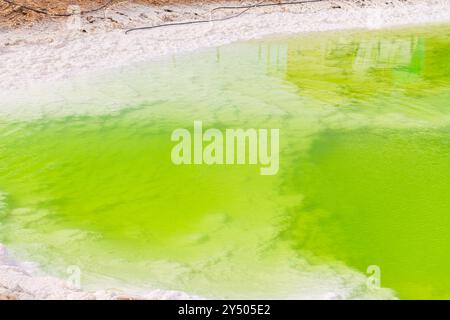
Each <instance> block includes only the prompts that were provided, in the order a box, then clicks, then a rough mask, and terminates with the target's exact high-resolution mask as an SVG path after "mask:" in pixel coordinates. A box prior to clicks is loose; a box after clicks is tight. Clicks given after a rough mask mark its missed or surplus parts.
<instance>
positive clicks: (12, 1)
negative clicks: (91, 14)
mask: <svg viewBox="0 0 450 320" xmlns="http://www.w3.org/2000/svg"><path fill="white" fill-rule="evenodd" d="M123 2H133V3H138V4H150V5H157V6H164V5H174V4H189V3H194V2H195V3H196V4H200V5H201V4H203V3H204V4H206V3H212V2H217V1H215V0H212V1H211V0H209V1H198V0H128V1H127V0H125V1H124V0H57V1H55V0H0V27H7V26H21V25H24V24H30V23H35V22H39V21H42V20H45V19H58V18H57V17H52V15H54V14H57V15H58V14H66V13H67V12H68V11H67V10H68V7H69V6H71V5H72V6H73V5H77V6H79V7H80V9H81V10H82V11H87V10H93V9H96V8H101V7H103V6H111V5H116V4H118V3H123ZM242 2H244V1H242ZM251 2H255V1H246V3H251ZM30 8H31V9H36V10H37V11H45V12H48V13H49V14H44V13H39V12H36V11H33V10H30Z"/></svg>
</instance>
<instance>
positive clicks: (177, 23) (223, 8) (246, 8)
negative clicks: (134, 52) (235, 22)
mask: <svg viewBox="0 0 450 320" xmlns="http://www.w3.org/2000/svg"><path fill="white" fill-rule="evenodd" d="M264 1H265V0H263V1H260V2H258V3H256V4H249V5H243V6H222V7H216V8H214V9H212V10H211V13H213V12H214V11H217V10H231V9H245V10H244V11H242V12H240V13H238V14H236V15H232V16H229V17H225V18H217V19H209V20H192V21H186V22H173V23H165V24H158V25H156V26H146V27H138V28H131V29H128V30H126V31H125V34H128V33H130V32H133V31H139V30H149V29H156V28H161V27H170V26H181V25H189V24H200V23H210V22H217V21H225V20H230V19H233V18H237V17H239V16H241V15H243V14H244V13H246V12H247V11H249V10H251V9H253V8H258V7H275V6H285V5H293V4H305V3H311V2H325V1H329V0H301V1H288V2H277V3H263V2H264Z"/></svg>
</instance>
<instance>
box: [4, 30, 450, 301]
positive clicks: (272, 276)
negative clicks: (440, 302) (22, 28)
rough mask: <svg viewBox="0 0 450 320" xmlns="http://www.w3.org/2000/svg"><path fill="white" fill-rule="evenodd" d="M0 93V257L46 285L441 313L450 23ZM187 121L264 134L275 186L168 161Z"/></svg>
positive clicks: (253, 45) (449, 234) (228, 169)
mask: <svg viewBox="0 0 450 320" xmlns="http://www.w3.org/2000/svg"><path fill="white" fill-rule="evenodd" d="M13 94H14V95H13ZM9 97H10V98H9V100H8V101H6V102H5V101H4V102H3V106H2V103H0V190H1V192H2V193H1V194H0V243H4V244H6V245H7V246H8V247H10V248H11V250H12V251H13V253H14V254H15V256H16V257H18V258H20V259H22V260H30V261H35V262H38V263H39V264H40V266H41V268H42V270H44V271H46V272H47V273H49V274H52V275H56V276H60V277H65V276H66V269H67V267H68V266H71V265H76V266H79V268H80V269H81V271H82V284H83V286H84V287H85V288H87V289H91V288H105V287H124V288H125V287H126V288H132V289H133V290H151V289H154V288H160V289H172V290H181V291H185V292H188V293H192V294H195V295H199V296H203V297H219V298H266V297H267V298H305V297H311V298H350V299H351V298H367V297H370V298H392V297H394V298H395V297H398V298H401V299H424V298H433V299H449V298H450V273H449V270H450V27H449V26H436V27H422V28H412V29H398V30H390V31H385V30H380V31H371V32H356V31H346V32H334V33H318V34H310V35H299V36H291V37H287V38H273V39H264V40H258V41H251V42H245V43H237V44H233V45H228V46H224V47H220V48H213V49H206V50H201V51H197V52H194V53H188V54H182V55H177V56H172V57H167V58H162V59H158V60H155V61H152V62H147V63H138V64H136V65H133V66H130V67H127V68H121V69H116V70H111V71H105V72H102V73H101V74H97V75H95V76H91V77H78V78H75V79H72V80H64V81H63V80H61V81H59V82H57V83H55V84H51V85H50V84H41V85H39V86H35V87H32V88H30V89H27V90H26V91H20V90H18V91H16V92H14V93H11V94H9ZM11 97H12V98H11ZM2 108H3V110H1V109H2ZM195 120H201V121H202V122H203V126H204V127H205V129H207V128H217V129H219V130H225V129H227V128H242V129H247V128H256V129H259V128H278V129H280V165H279V171H278V173H277V174H276V175H272V176H264V175H260V173H259V166H255V165H249V164H247V165H205V164H204V165H180V166H177V165H174V164H173V163H172V161H171V158H170V156H171V150H172V148H173V146H174V144H175V143H174V142H172V141H171V139H170V137H171V134H172V132H173V131H174V130H175V129H176V128H187V129H189V130H192V126H193V122H194V121H195ZM369 266H378V267H379V270H380V272H381V274H380V280H381V286H382V289H376V288H375V289H374V288H370V287H369V286H367V281H366V277H367V276H368V275H369V274H367V273H366V271H367V268H368V267H369Z"/></svg>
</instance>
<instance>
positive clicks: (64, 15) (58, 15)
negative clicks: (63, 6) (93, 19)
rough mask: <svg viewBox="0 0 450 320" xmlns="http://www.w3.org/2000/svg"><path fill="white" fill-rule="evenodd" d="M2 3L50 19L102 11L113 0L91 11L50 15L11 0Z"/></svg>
mask: <svg viewBox="0 0 450 320" xmlns="http://www.w3.org/2000/svg"><path fill="white" fill-rule="evenodd" d="M2 1H4V2H6V3H8V4H10V5H12V6H16V7H19V8H23V9H25V10H28V11H32V12H36V13H39V14H45V15H47V16H50V17H71V16H74V15H83V14H87V13H93V12H97V11H100V10H103V9H105V8H106V7H108V6H110V5H111V3H113V2H114V1H115V0H109V1H107V2H106V3H105V4H103V5H101V6H100V7H97V8H95V9H91V10H86V11H81V12H78V13H51V12H48V10H47V9H43V8H34V7H30V6H26V5H23V4H19V3H17V2H16V1H13V0H2Z"/></svg>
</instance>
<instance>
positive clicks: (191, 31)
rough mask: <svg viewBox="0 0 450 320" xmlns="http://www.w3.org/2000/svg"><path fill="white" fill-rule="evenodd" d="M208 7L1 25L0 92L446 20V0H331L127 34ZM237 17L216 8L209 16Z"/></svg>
mask: <svg viewBox="0 0 450 320" xmlns="http://www.w3.org/2000/svg"><path fill="white" fill-rule="evenodd" d="M0 1H2V0H0ZM207 3H208V4H204V5H199V4H191V5H189V4H178V5H163V6H154V5H153V6H149V5H143V4H139V3H128V2H124V3H115V4H113V5H112V6H110V7H109V8H108V10H103V11H99V12H96V13H94V14H88V15H85V16H83V17H82V18H81V19H78V17H71V18H58V19H51V20H48V21H45V22H42V23H38V24H33V25H31V26H24V27H21V28H10V27H8V28H3V29H2V31H0V58H1V59H0V61H1V63H0V73H1V75H2V76H1V78H0V90H7V89H14V88H24V87H26V86H28V85H33V83H35V82H38V81H39V82H42V81H47V80H54V79H60V78H66V77H70V76H72V75H75V74H80V73H86V72H93V71H97V70H102V69H108V68H117V67H120V66H124V65H129V64H132V63H135V62H139V61H145V60H148V59H151V58H154V57H157V56H161V55H167V54H175V53H178V52H182V51H191V50H195V49H199V48H204V47H211V46H220V45H224V44H227V43H230V42H234V41H239V40H247V39H255V38H261V37H264V36H268V35H279V34H291V33H298V32H310V31H325V30H336V29H354V28H380V27H392V26H399V25H409V24H423V23H441V22H448V21H450V2H449V1H448V0H389V1H387V0H364V1H363V0H332V1H322V2H319V3H310V4H303V5H293V6H286V7H264V8H255V9H253V10H250V11H248V12H246V13H245V14H243V15H242V16H240V17H238V18H235V19H231V20H227V21H222V22H214V23H206V24H198V25H188V26H172V27H166V28H158V29H153V30H146V31H136V32H132V33H129V34H125V30H126V29H128V28H132V27H140V26H149V25H158V24H161V23H170V22H174V21H177V22H179V21H190V20H196V19H208V18H209V17H210V16H211V10H212V9H213V8H215V7H217V6H218V5H220V3H216V2H215V3H211V2H207ZM240 3H242V2H241V1H226V2H222V3H221V4H222V5H233V4H240ZM252 3H255V2H252ZM239 12H240V11H239V10H218V11H215V12H214V14H213V17H214V18H223V17H226V16H229V15H232V14H236V13H239ZM4 92H5V91H4Z"/></svg>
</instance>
